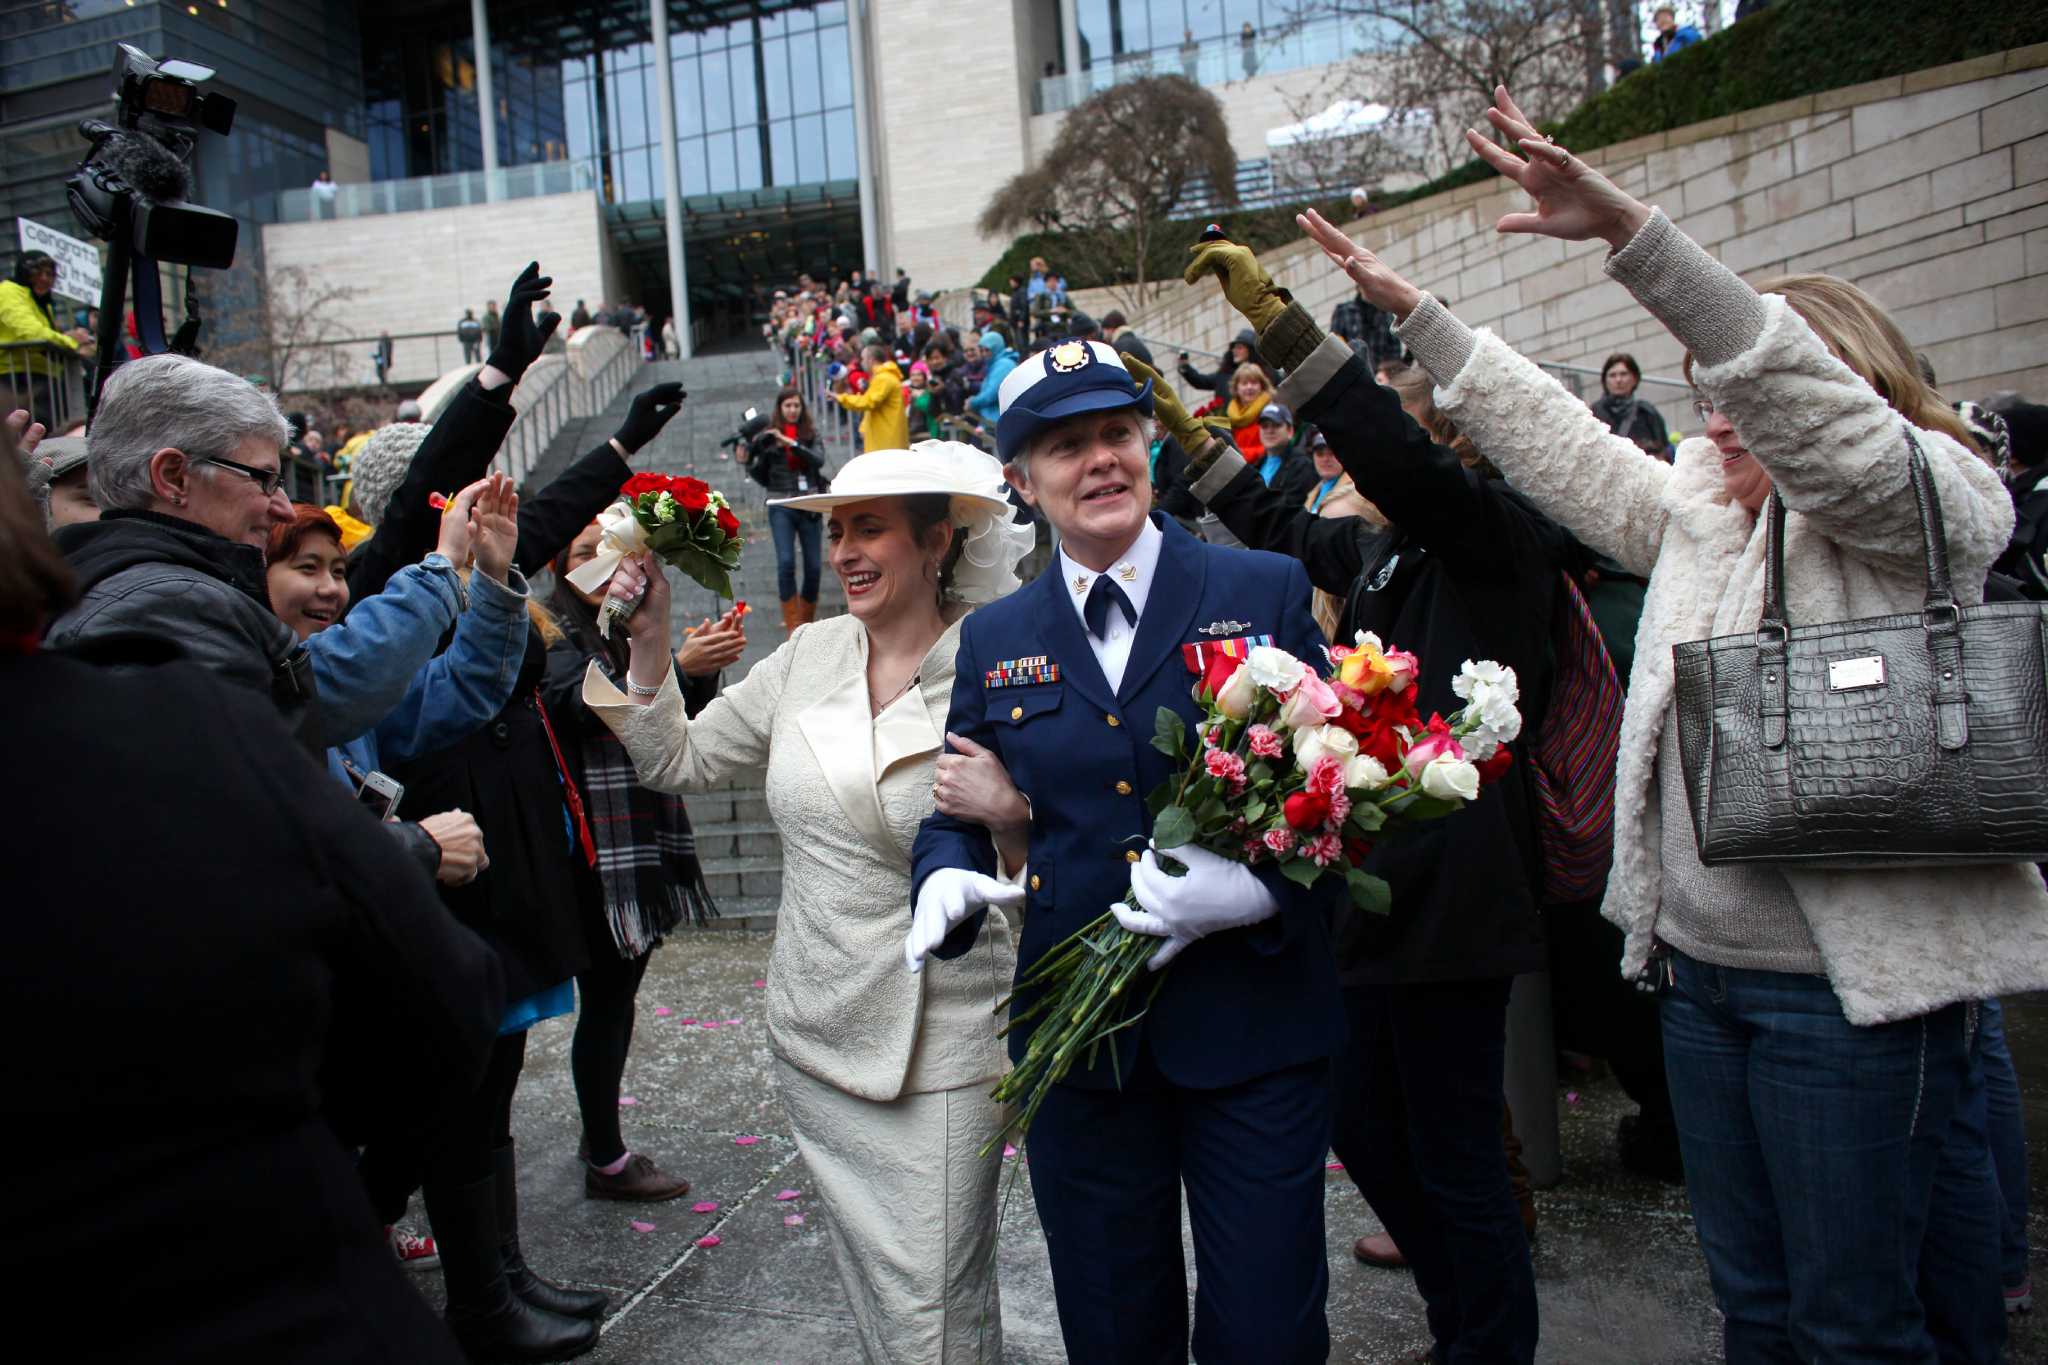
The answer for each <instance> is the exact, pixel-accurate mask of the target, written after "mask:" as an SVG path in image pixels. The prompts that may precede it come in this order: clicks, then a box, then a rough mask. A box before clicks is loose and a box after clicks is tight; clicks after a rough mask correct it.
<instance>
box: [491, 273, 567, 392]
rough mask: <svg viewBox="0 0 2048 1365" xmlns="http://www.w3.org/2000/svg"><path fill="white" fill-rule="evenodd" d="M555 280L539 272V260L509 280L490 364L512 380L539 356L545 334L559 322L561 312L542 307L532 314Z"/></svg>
mask: <svg viewBox="0 0 2048 1365" xmlns="http://www.w3.org/2000/svg"><path fill="white" fill-rule="evenodd" d="M554 282H555V280H554V277H553V276H552V275H543V274H541V273H540V262H539V261H534V262H531V263H530V264H528V266H527V267H526V269H524V270H522V271H520V272H519V278H518V279H516V280H514V281H512V292H511V293H509V294H507V295H506V296H505V311H504V314H503V318H504V320H503V321H502V322H501V323H500V324H499V326H498V344H497V345H496V346H495V347H493V348H492V349H491V358H490V362H489V367H490V368H493V369H497V370H501V371H503V372H504V374H505V376H506V377H507V378H509V379H510V380H511V381H512V382H513V383H515V384H516V383H518V382H519V376H520V375H522V374H525V373H526V367H527V366H529V365H531V364H532V363H533V362H534V361H536V360H538V359H540V353H541V352H542V351H543V350H545V349H546V347H547V344H548V338H549V337H551V336H553V335H554V334H555V328H557V327H559V326H561V325H562V315H561V314H560V313H556V312H552V311H544V312H542V313H541V315H540V316H539V317H538V318H536V317H535V316H534V314H533V306H534V305H535V304H537V303H542V302H545V301H546V299H547V296H548V290H549V288H550V287H552V286H553V284H554Z"/></svg>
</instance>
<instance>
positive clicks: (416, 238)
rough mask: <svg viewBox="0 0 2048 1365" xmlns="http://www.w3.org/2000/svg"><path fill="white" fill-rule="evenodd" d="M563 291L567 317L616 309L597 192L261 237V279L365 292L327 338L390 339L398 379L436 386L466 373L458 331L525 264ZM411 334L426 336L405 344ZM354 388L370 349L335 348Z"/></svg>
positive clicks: (287, 228) (357, 345)
mask: <svg viewBox="0 0 2048 1365" xmlns="http://www.w3.org/2000/svg"><path fill="white" fill-rule="evenodd" d="M534 260H537V261H539V262H540V265H541V270H542V271H543V273H546V274H549V275H552V276H553V277H554V280H555V285H554V297H553V299H552V300H551V302H552V304H553V306H554V307H555V308H556V309H557V310H558V311H559V312H560V313H561V314H562V316H563V317H564V318H566V317H568V315H569V313H570V311H571V310H572V309H573V308H574V307H575V306H576V300H577V299H579V298H580V299H585V300H588V302H589V304H590V306H591V307H592V308H593V309H594V308H596V307H597V305H598V303H599V301H601V300H604V299H616V298H618V297H619V292H618V291H619V289H620V287H621V285H622V284H623V280H622V278H621V276H620V274H619V266H618V257H617V253H616V252H615V251H614V250H613V249H612V247H611V244H610V240H609V238H608V237H607V235H606V233H605V229H604V207H603V205H602V204H601V203H600V202H599V200H598V196H597V194H596V193H595V192H594V191H591V190H579V191H577V192H575V193H572V194H557V195H549V196H546V197H544V198H538V199H517V200H510V201H506V202H503V203H496V204H471V205H466V206H464V207H460V208H446V209H427V210H424V211H422V212H419V213H391V214H383V215H379V216H374V217H367V218H350V219H345V220H340V221H328V222H315V223H269V224H266V225H265V226H264V228H263V263H264V269H265V270H266V271H268V272H271V273H272V274H273V275H274V274H275V272H277V271H279V270H282V269H285V268H287V267H291V266H298V267H300V268H302V269H304V270H305V271H307V272H308V274H310V275H311V276H313V277H314V278H315V279H321V280H343V281H347V282H349V283H350V284H351V285H352V286H353V287H354V288H355V290H356V291H357V292H356V294H355V296H354V297H353V298H350V299H348V300H346V301H343V302H340V303H337V304H335V305H334V306H333V307H332V308H331V309H330V310H329V313H330V315H331V317H332V329H333V330H332V331H331V333H330V335H334V336H336V337H350V338H375V337H376V336H377V335H378V333H380V332H389V333H391V335H392V337H393V355H394V360H395V362H396V363H395V365H394V367H393V369H392V373H391V378H392V379H393V380H394V381H397V382H402V383H419V382H423V381H426V380H431V379H433V378H435V377H437V376H439V375H441V374H444V373H446V372H447V371H448V370H451V369H453V368H455V367H456V366H457V365H458V364H460V363H461V361H462V348H461V346H460V345H459V344H457V342H456V340H455V324H456V321H457V320H458V319H460V318H461V317H462V310H463V309H465V308H471V309H474V310H476V314H477V316H478V317H482V316H483V310H484V305H485V304H486V303H488V302H490V301H491V300H493V299H496V300H498V301H499V303H500V306H502V304H503V300H504V297H505V291H506V290H507V288H509V287H510V285H511V283H512V281H513V279H514V278H516V277H517V276H518V274H519V272H520V271H521V270H523V269H524V268H525V267H526V263H527V262H528V261H534ZM407 333H430V334H431V335H429V336H424V337H409V336H407V335H406V334H407ZM338 349H339V350H340V352H341V354H342V356H343V357H344V360H345V362H346V364H347V366H348V369H347V374H348V375H349V376H350V381H351V382H356V383H368V382H370V381H372V380H373V379H374V378H375V371H374V370H373V369H372V368H371V364H370V359H369V352H370V342H369V341H368V340H364V341H351V342H349V343H347V344H345V345H343V346H341V347H339V348H338Z"/></svg>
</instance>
